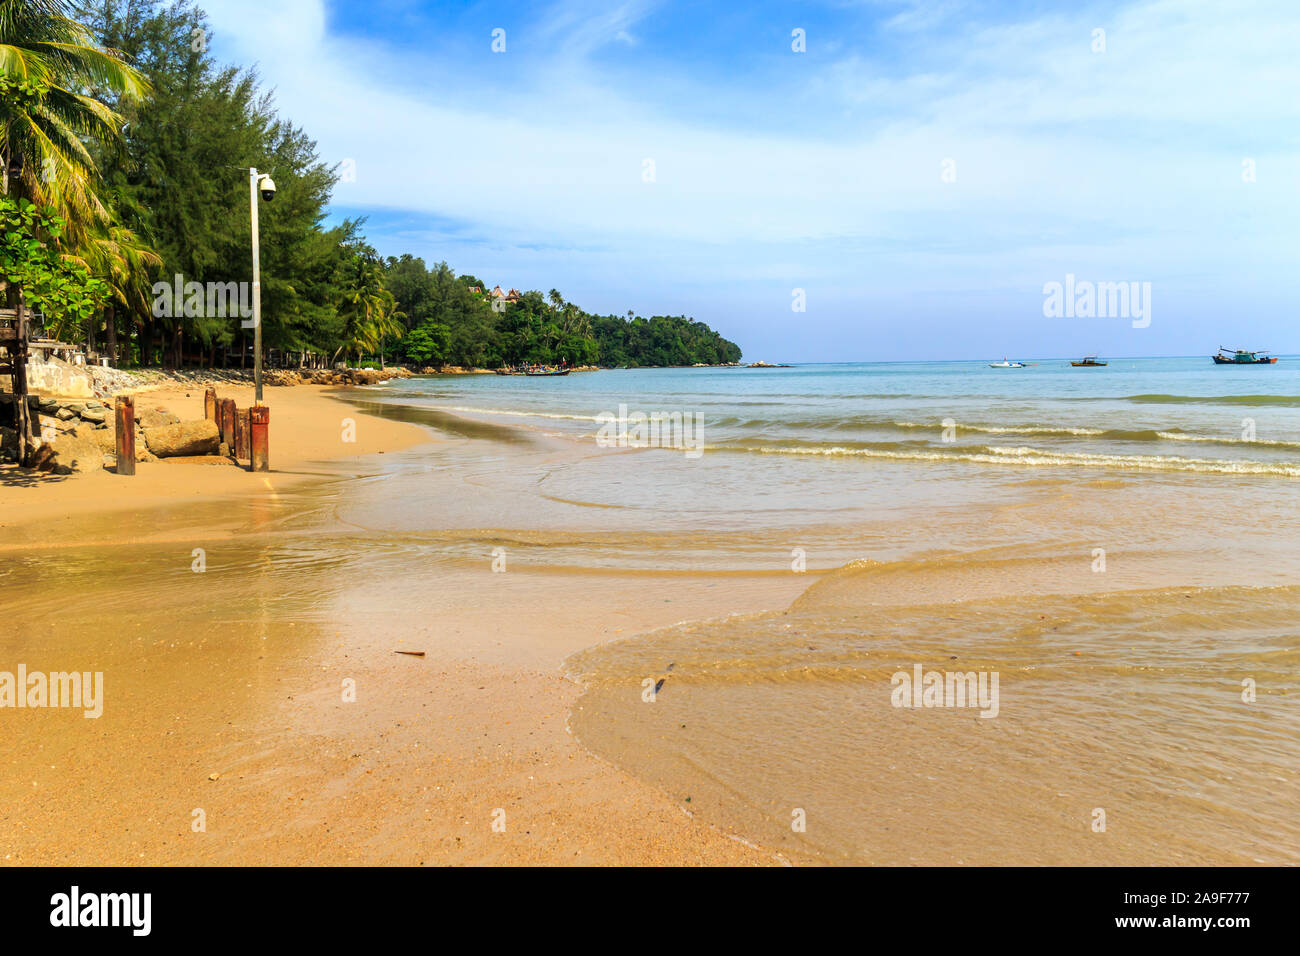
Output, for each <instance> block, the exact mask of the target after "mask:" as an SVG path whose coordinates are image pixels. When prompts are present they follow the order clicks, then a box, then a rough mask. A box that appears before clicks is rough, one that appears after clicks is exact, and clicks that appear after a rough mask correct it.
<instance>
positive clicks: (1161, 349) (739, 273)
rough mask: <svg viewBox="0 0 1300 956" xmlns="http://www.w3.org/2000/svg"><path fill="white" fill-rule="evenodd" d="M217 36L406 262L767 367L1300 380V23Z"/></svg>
mask: <svg viewBox="0 0 1300 956" xmlns="http://www.w3.org/2000/svg"><path fill="white" fill-rule="evenodd" d="M202 5H203V6H204V7H205V9H207V11H208V13H209V16H210V18H211V22H212V26H213V31H214V34H213V39H212V49H213V52H214V53H215V54H216V55H217V56H218V57H219V58H221V59H223V60H227V61H231V62H236V63H241V64H256V66H257V68H258V70H259V72H260V73H261V75H262V77H263V79H264V81H265V83H266V84H267V85H268V86H269V87H272V88H274V90H275V93H276V101H277V104H278V106H279V108H280V109H281V111H282V112H283V113H284V115H285V116H287V117H288V118H290V119H291V120H292V121H294V122H295V123H297V124H298V125H300V126H303V127H304V128H305V129H306V130H307V131H308V133H309V134H310V135H312V136H313V137H314V138H316V139H317V141H318V143H319V146H320V151H321V155H322V156H323V157H324V158H325V159H326V160H327V161H329V162H345V161H349V162H350V163H351V168H353V169H354V170H355V179H353V180H351V181H347V182H342V183H340V184H339V186H338V187H337V189H336V191H335V197H334V198H335V202H334V207H333V211H334V214H335V215H337V216H344V215H347V216H356V215H364V216H367V217H368V223H367V227H366V232H367V235H368V237H369V239H370V241H371V242H372V243H373V244H374V245H375V247H376V248H378V249H379V251H380V252H381V253H383V254H385V255H389V254H399V253H401V252H410V253H412V254H415V255H419V256H422V257H423V258H424V259H425V260H426V261H428V262H430V263H432V262H436V261H438V260H440V259H445V260H446V261H447V262H448V263H450V264H451V266H452V267H453V268H455V269H456V270H457V271H458V272H470V273H473V274H475V275H477V276H479V277H480V278H482V279H484V280H486V281H488V282H490V283H500V284H501V285H502V286H505V287H509V286H515V287H518V288H521V289H529V288H537V289H541V290H543V291H545V290H549V289H551V288H553V287H554V288H558V289H560V290H561V291H562V292H563V293H564V294H565V296H566V297H567V298H569V299H571V300H573V301H575V302H578V303H579V304H580V305H582V306H583V307H584V308H586V309H588V310H591V311H596V312H615V313H623V312H626V311H627V310H628V309H634V310H636V311H637V312H638V313H640V314H644V315H649V314H654V313H665V314H687V315H693V316H694V317H695V318H697V319H700V320H702V321H705V322H707V323H709V324H710V325H712V326H713V327H715V328H717V329H718V330H719V331H721V332H722V333H723V334H724V335H726V336H727V337H728V338H731V339H733V340H734V341H736V342H738V343H740V345H741V346H742V347H743V348H744V350H745V355H746V357H747V358H749V359H751V360H752V359H765V360H768V361H836V360H863V361H867V360H893V359H916V358H935V359H940V358H976V357H984V356H991V357H995V358H1000V357H1002V356H1003V355H1012V356H1024V357H1031V356H1059V355H1071V354H1076V353H1077V354H1083V353H1089V354H1091V353H1100V354H1103V355H1112V356H1119V355H1159V354H1205V353H1208V352H1210V351H1213V350H1214V349H1215V348H1216V347H1217V346H1218V345H1220V344H1233V343H1241V344H1243V345H1247V346H1251V347H1260V348H1271V349H1274V350H1275V351H1279V352H1291V353H1295V352H1300V332H1297V329H1300V322H1297V320H1296V313H1297V306H1300V295H1298V294H1297V276H1300V242H1298V241H1297V235H1298V232H1297V230H1298V228H1300V215H1298V214H1300V124H1297V119H1300V64H1298V63H1297V59H1298V56H1297V51H1300V3H1296V2H1294V0H1258V2H1251V0H1224V2H1218V0H1216V2H1211V0H1177V2H1174V0H1161V2H1138V3H1099V4H1086V3H1085V4H1057V3H1031V2H1015V0H1003V2H996V3H994V2H976V0H935V2H929V3H921V2H911V0H863V2H849V0H841V2H825V3H816V2H814V3H768V2H757V3H743V4H742V3H720V4H712V3H655V2H649V0H644V2H638V0H633V2H628V3H623V4H617V3H613V4H598V3H587V2H558V3H554V4H545V3H541V4H537V3H530V4H502V3H473V4H451V3H427V2H417V0H378V2H368V3H361V4H358V3H337V2H332V0H331V2H324V0H276V2H274V3H266V2H253V0H207V2H206V3H202ZM498 29H500V30H504V31H505V35H504V36H505V51H504V52H493V50H492V44H493V31H494V30H498ZM795 30H802V31H803V35H804V37H805V44H806V52H795V51H794V50H793V49H792V43H793V39H792V34H793V31H795ZM1098 30H1101V31H1104V37H1103V36H1102V35H1100V34H1098V33H1097V32H1096V31H1098ZM1099 40H1101V41H1103V42H1104V49H1100V47H1101V45H1102V44H1101V43H1100V42H1099ZM651 164H652V166H651ZM651 168H652V170H653V178H652V180H651V181H647V179H648V170H650V169H651ZM1067 274H1071V275H1074V276H1075V277H1076V280H1078V281H1085V282H1101V281H1136V282H1149V283H1150V284H1151V314H1150V319H1151V321H1150V324H1149V325H1147V326H1146V327H1141V328H1135V327H1134V326H1133V322H1131V321H1130V320H1129V319H1128V318H1124V317H1102V318H1077V317H1070V318H1064V317H1062V318H1047V317H1044V314H1043V302H1044V291H1043V288H1044V285H1045V284H1046V283H1049V282H1064V280H1065V277H1066V275H1067ZM796 289H801V290H803V294H804V299H805V302H806V311H803V312H796V311H794V310H793V309H792V304H793V303H794V301H795V297H796V293H795V291H794V290H796Z"/></svg>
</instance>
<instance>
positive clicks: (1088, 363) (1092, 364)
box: [1070, 355, 1107, 368]
mask: <svg viewBox="0 0 1300 956" xmlns="http://www.w3.org/2000/svg"><path fill="white" fill-rule="evenodd" d="M1070 364H1071V365H1073V366H1074V367H1075V368H1102V367H1104V366H1105V365H1106V364H1107V363H1105V362H1098V361H1097V356H1095V355H1085V356H1084V357H1083V361H1082V362H1071V363H1070Z"/></svg>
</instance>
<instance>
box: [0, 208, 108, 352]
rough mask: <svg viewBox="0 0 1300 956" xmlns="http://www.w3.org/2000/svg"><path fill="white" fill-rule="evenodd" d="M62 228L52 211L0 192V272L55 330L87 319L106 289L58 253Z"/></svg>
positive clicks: (100, 306) (59, 220) (98, 281)
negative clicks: (18, 288) (40, 208)
mask: <svg viewBox="0 0 1300 956" xmlns="http://www.w3.org/2000/svg"><path fill="white" fill-rule="evenodd" d="M63 228H64V221H63V220H62V219H61V218H59V217H58V216H56V215H54V213H53V211H50V210H46V211H42V210H39V209H37V208H36V207H35V206H34V205H32V204H31V203H30V202H28V201H27V200H26V199H19V200H17V201H15V200H13V199H11V198H9V197H8V196H0V278H3V279H4V280H5V281H6V282H8V283H11V284H13V285H16V286H18V287H20V288H21V289H22V293H23V297H24V299H25V300H26V302H27V304H28V305H29V306H30V307H31V308H33V309H37V310H39V311H41V312H42V313H44V314H45V315H46V317H47V326H48V327H49V328H50V331H51V332H52V333H53V334H56V335H57V334H59V333H60V332H62V331H63V330H64V328H65V327H67V326H69V325H75V324H77V323H79V322H83V321H85V320H86V319H88V318H89V317H90V316H91V315H93V314H94V313H95V312H96V311H98V310H99V309H100V308H102V306H103V304H104V302H105V301H106V299H107V298H108V295H109V286H108V283H106V282H105V281H104V280H102V279H96V278H94V277H93V276H91V275H90V273H89V272H88V271H87V270H86V268H85V267H84V266H82V265H80V264H78V263H75V262H72V261H69V260H68V259H65V258H64V257H63V256H62V255H60V253H59V252H58V250H57V248H56V247H55V245H54V243H55V242H56V240H57V239H58V238H59V236H60V235H61V234H62V232H63Z"/></svg>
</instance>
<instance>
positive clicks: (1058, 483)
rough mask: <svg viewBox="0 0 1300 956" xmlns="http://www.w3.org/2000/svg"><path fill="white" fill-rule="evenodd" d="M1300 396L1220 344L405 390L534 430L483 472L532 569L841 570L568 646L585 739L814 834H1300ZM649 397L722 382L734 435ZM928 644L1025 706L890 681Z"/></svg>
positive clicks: (985, 839)
mask: <svg viewBox="0 0 1300 956" xmlns="http://www.w3.org/2000/svg"><path fill="white" fill-rule="evenodd" d="M1205 366H1208V368H1207V367H1205ZM1260 372H1262V373H1263V374H1252V373H1260ZM1297 395H1300V380H1297V376H1296V373H1294V372H1292V371H1290V370H1289V369H1288V368H1286V367H1285V366H1275V367H1272V368H1269V369H1255V370H1252V369H1216V368H1215V367H1214V366H1212V365H1210V364H1209V362H1208V360H1204V361H1202V360H1199V359H1197V360H1123V361H1120V362H1115V363H1113V364H1112V365H1111V366H1110V367H1108V368H1106V369H1077V370H1076V369H1071V368H1069V367H1068V366H1065V367H1064V368H1046V367H1043V368H1038V369H1025V370H1020V371H1007V370H993V369H986V368H981V367H980V366H978V365H971V364H966V365H958V364H956V363H938V364H935V365H926V366H858V367H852V366H834V367H806V368H799V369H782V370H752V371H751V370H730V369H728V370H702V369H693V370H662V371H659V370H656V371H644V372H638V371H623V372H603V373H586V374H582V375H572V376H569V377H568V378H567V379H558V380H555V379H552V380H543V381H542V382H540V383H539V382H537V381H535V380H534V381H529V380H527V379H517V378H507V377H497V376H493V377H486V376H480V377H472V378H471V377H458V378H452V377H442V378H433V379H426V380H417V381H414V382H404V383H401V384H400V385H397V386H395V387H394V388H392V389H389V390H387V392H386V394H384V401H386V402H394V403H400V404H402V405H406V406H409V407H410V408H411V409H415V408H419V409H424V410H428V411H432V413H433V414H435V415H449V414H450V415H456V416H465V417H469V418H472V419H476V420H480V421H482V422H485V423H495V424H498V425H504V426H507V427H513V428H515V429H517V430H518V431H520V432H522V433H523V434H526V435H531V436H532V438H533V444H532V446H531V450H530V451H529V452H528V453H527V454H526V455H524V456H523V457H518V456H516V457H492V456H491V455H487V457H485V458H484V459H483V460H482V461H480V462H478V463H477V464H476V465H474V466H472V467H471V471H472V472H473V475H472V477H470V478H468V479H467V480H466V484H467V485H468V486H473V487H476V488H483V489H485V490H490V492H491V494H490V495H488V496H487V497H486V499H485V500H487V501H493V502H495V506H496V509H497V510H496V512H495V514H494V515H493V516H492V517H493V518H495V519H496V520H492V521H490V523H489V518H488V516H487V515H484V514H480V513H478V512H477V509H476V507H475V505H473V504H472V503H468V514H470V515H473V516H474V521H472V522H471V524H477V525H478V526H479V527H480V528H481V527H484V526H487V527H493V528H497V529H501V532H502V541H503V542H508V544H509V547H510V548H511V551H512V554H514V555H516V558H517V560H518V562H520V563H519V564H518V565H517V566H521V567H525V568H527V569H529V570H538V571H540V570H542V569H545V568H548V567H552V568H553V567H564V568H570V569H572V568H594V569H600V570H604V571H606V572H609V573H617V572H619V571H626V570H631V569H639V570H641V571H643V572H647V573H649V574H650V575H653V576H658V577H659V578H660V579H661V580H663V582H664V587H665V589H668V588H670V587H671V580H672V575H674V574H678V573H689V572H691V571H704V570H707V571H713V572H720V573H730V572H739V571H766V572H768V573H772V574H774V575H775V574H780V575H790V574H795V573H798V572H799V570H801V569H806V571H807V572H812V573H813V574H812V575H810V577H809V583H810V584H811V585H813V586H812V587H810V589H809V590H808V591H807V592H806V593H805V595H804V596H803V597H802V598H801V599H800V600H799V601H797V602H796V603H795V605H794V606H793V607H792V608H791V609H790V610H788V611H784V612H781V611H778V612H775V613H772V614H766V615H757V616H749V617H744V618H736V619H727V620H720V621H705V622H685V623H683V624H682V625H679V626H678V627H675V628H672V629H669V630H667V631H662V632H657V633H654V634H651V635H645V636H641V637H637V638H633V639H630V640H624V641H619V642H617V643H613V644H607V645H603V646H601V647H597V648H594V649H591V650H589V651H586V652H583V653H581V654H578V655H576V656H575V657H574V658H572V659H571V660H570V661H569V665H568V666H569V672H570V673H571V675H572V676H574V677H575V679H578V680H580V681H582V682H583V683H584V684H586V686H587V691H586V693H585V695H584V697H583V698H582V700H581V702H580V706H579V708H578V709H577V710H575V712H574V714H573V717H572V721H571V726H572V728H573V731H574V733H575V734H576V735H577V736H578V737H579V739H580V740H581V741H582V742H583V743H584V744H586V745H587V746H589V747H591V748H592V749H594V750H595V751H596V752H597V753H599V754H601V755H603V756H606V757H607V758H609V759H610V760H612V761H614V762H615V763H617V764H619V765H620V766H622V767H624V768H626V769H628V770H630V771H632V772H634V773H636V774H638V775H640V776H642V777H644V778H645V779H647V780H649V781H652V782H653V783H655V784H656V785H657V786H659V787H660V788H662V789H663V790H665V791H666V792H668V793H670V794H672V795H674V796H676V797H678V798H679V799H680V800H681V801H682V806H683V808H685V809H688V810H690V811H691V812H693V813H696V814H698V815H700V816H702V817H704V818H705V819H707V820H710V821H711V822H714V823H717V824H719V825H721V826H725V827H728V828H732V829H735V830H737V831H739V832H741V833H743V834H746V835H747V836H749V837H750V838H752V839H755V840H756V841H758V842H760V843H762V844H763V845H764V846H769V847H773V848H776V849H777V850H778V851H779V852H781V853H783V854H785V855H786V856H788V857H790V858H792V859H798V860H813V861H822V862H915V863H958V862H961V863H1067V862H1081V863H1095V864H1104V863H1157V862H1170V863H1227V862H1235V863H1251V862H1270V863H1296V862H1300V825H1298V824H1297V822H1296V821H1297V820H1300V813H1297V811H1298V810H1300V797H1298V796H1297V794H1300V790H1297V783H1300V743H1298V741H1300V710H1297V705H1296V699H1297V698H1296V695H1297V689H1298V688H1297V684H1296V675H1297V673H1300V651H1298V650H1297V647H1298V645H1300V640H1298V639H1297V638H1298V636H1300V626H1297V625H1296V624H1295V623H1294V622H1295V620H1296V611H1297V609H1300V548H1297V547H1296V544H1295V541H1296V520H1295V519H1296V514H1297V507H1296V506H1297V504H1300V499H1298V494H1300V485H1298V484H1297V483H1296V481H1295V478H1296V477H1298V476H1300V456H1298V455H1297V451H1300V410H1298V408H1300V398H1297V397H1296V396H1297ZM619 405H627V406H628V408H629V410H636V409H641V410H644V411H647V412H650V411H658V410H664V411H681V412H684V413H691V412H694V411H697V410H698V411H701V412H702V413H703V415H704V418H705V434H706V441H705V443H704V446H705V447H704V451H703V454H702V455H700V456H699V457H697V458H691V457H689V456H687V455H685V454H684V453H683V451H682V450H681V449H663V448H649V449H635V448H605V447H600V446H599V445H598V443H597V441H596V435H597V429H598V427H599V424H600V423H599V422H598V421H597V416H599V415H600V414H601V412H604V411H612V412H615V413H617V412H618V407H619ZM944 418H948V419H950V420H952V421H953V422H955V423H957V424H956V428H955V429H949V432H948V434H947V435H945V434H944V433H943V427H942V423H943V419H944ZM1250 426H1253V428H1254V432H1253V437H1254V440H1246V439H1247V438H1249V437H1251V436H1250V432H1249V427H1250ZM519 442H520V439H517V438H516V439H514V443H515V445H516V447H519ZM993 442H996V444H992V443H993ZM1012 442H1014V443H1015V444H1014V445H1013V444H1011V443H1012ZM496 447H497V448H498V449H500V448H501V447H502V446H501V445H500V443H496ZM1189 449H1191V450H1192V451H1191V452H1189ZM756 452H757V453H756ZM485 454H487V453H486V452H485ZM413 480H417V481H419V480H423V479H419V478H414V477H413ZM395 490H397V491H398V493H399V497H405V496H406V495H407V494H411V495H417V494H418V493H417V492H415V491H414V490H410V489H408V487H407V486H406V485H400V486H398V488H397V489H395ZM466 513H467V512H466V511H465V510H461V509H459V508H458V509H457V510H456V512H455V514H456V515H457V516H464V515H465V514H466ZM416 520H417V521H418V520H419V519H416ZM452 520H453V522H456V521H457V519H455V518H453V519H452ZM430 524H431V525H437V526H439V527H443V528H445V522H442V521H440V520H439V519H437V518H431V520H430ZM505 529H510V530H509V531H506V530H505ZM440 534H442V535H444V536H445V537H443V538H441V547H443V548H444V549H445V550H446V551H447V552H448V553H454V552H456V550H457V549H458V548H460V547H463V546H464V545H465V544H466V542H465V541H464V540H457V539H456V537H455V535H454V534H449V533H448V532H446V531H443V532H440ZM472 536H473V535H472V534H471V537H472ZM435 537H438V534H435ZM464 558H465V560H472V559H475V558H474V557H473V556H471V555H469V554H466V555H465V556H464ZM814 581H815V583H814ZM665 593H667V590H665ZM917 665H920V666H921V668H922V670H923V671H930V670H937V671H939V672H940V673H941V674H944V673H948V672H955V673H960V674H964V673H985V674H994V673H996V674H997V675H998V676H999V680H1000V684H999V688H1000V707H999V709H998V713H997V716H996V717H992V718H983V717H980V716H979V709H978V708H969V707H967V708H960V707H954V708H949V707H932V708H926V707H921V708H915V709H913V708H906V707H897V706H894V703H893V689H894V684H893V683H892V681H891V678H892V677H893V675H894V674H896V673H899V672H904V673H909V674H910V673H912V672H913V669H914V668H915V667H916V666H917ZM661 681H662V683H660V682H661ZM1245 681H1251V682H1253V685H1252V686H1253V690H1254V698H1253V700H1252V701H1249V702H1248V701H1246V700H1243V692H1244V691H1245V690H1246V685H1244V684H1243V682H1245ZM655 685H658V686H659V687H660V690H659V692H658V693H657V694H655V695H654V699H653V702H648V701H647V700H646V697H645V695H646V693H647V687H653V686H655ZM800 814H802V816H803V819H804V820H805V821H806V822H805V824H804V828H803V829H802V830H797V829H794V828H793V827H792V824H794V823H797V818H798V817H799V816H800ZM1101 814H1104V821H1105V829H1104V830H1098V829H1094V828H1095V827H1098V826H1100V823H1099V819H1100V815H1101Z"/></svg>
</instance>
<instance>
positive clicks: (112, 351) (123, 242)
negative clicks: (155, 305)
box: [67, 225, 162, 361]
mask: <svg viewBox="0 0 1300 956" xmlns="http://www.w3.org/2000/svg"><path fill="white" fill-rule="evenodd" d="M67 258H69V259H72V260H74V261H77V262H80V263H82V264H84V265H85V266H86V268H87V270H89V272H90V273H91V275H95V276H99V277H100V278H102V279H104V280H105V281H106V282H107V283H108V287H109V299H108V303H107V305H106V306H105V309H104V338H105V345H106V347H107V349H108V354H109V358H111V359H113V360H114V361H116V360H117V314H116V313H117V308H118V307H119V306H120V307H121V308H123V309H125V310H126V314H127V316H128V323H127V328H128V330H129V329H130V328H131V326H132V325H133V324H134V322H135V319H134V316H137V315H148V314H149V313H150V310H151V308H152V301H151V290H152V287H153V283H152V280H153V275H154V270H155V269H157V268H158V267H159V266H161V265H162V257H161V256H160V255H158V253H156V252H154V250H153V249H151V248H150V247H149V246H148V245H146V244H145V243H144V242H142V241H141V240H140V239H139V237H137V236H136V234H135V233H134V232H132V231H131V230H130V229H127V228H126V227H125V226H119V225H109V226H106V227H100V228H98V229H96V230H95V232H94V233H92V234H91V235H90V236H89V237H88V241H87V242H86V244H85V246H84V247H83V249H82V250H81V251H80V253H79V254H77V255H70V256H67ZM92 338H93V332H92ZM127 349H128V353H127V354H128V357H129V355H130V342H129V340H128V342H127Z"/></svg>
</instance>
